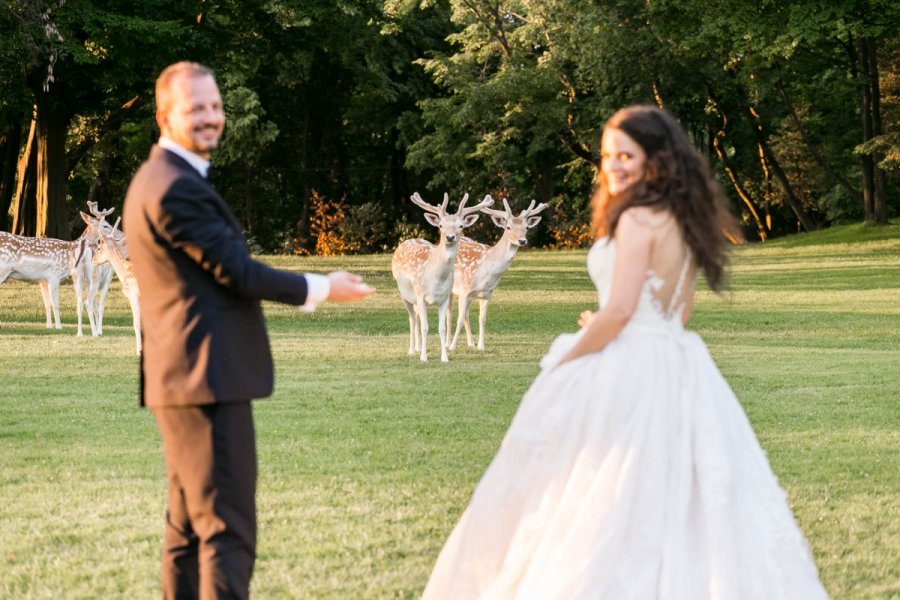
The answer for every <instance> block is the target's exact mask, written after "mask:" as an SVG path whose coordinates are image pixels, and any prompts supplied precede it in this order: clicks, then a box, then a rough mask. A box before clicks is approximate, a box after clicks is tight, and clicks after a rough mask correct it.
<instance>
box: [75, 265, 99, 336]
mask: <svg viewBox="0 0 900 600" xmlns="http://www.w3.org/2000/svg"><path fill="white" fill-rule="evenodd" d="M72 287H73V288H74V289H75V313H76V314H77V315H78V331H77V332H76V333H75V335H76V336H77V337H82V336H83V335H84V333H83V332H82V329H81V317H82V314H83V311H82V308H83V306H82V305H83V304H84V281H83V280H82V278H81V276H80V275H77V274H75V273H72ZM90 314H91V313H90V311H88V315H90ZM88 319H89V320H90V321H91V331H93V330H94V324H93V318H92V317H90V316H88Z"/></svg>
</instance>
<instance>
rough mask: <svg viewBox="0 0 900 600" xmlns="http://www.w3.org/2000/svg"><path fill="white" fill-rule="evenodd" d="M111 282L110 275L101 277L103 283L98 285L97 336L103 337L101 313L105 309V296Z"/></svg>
mask: <svg viewBox="0 0 900 600" xmlns="http://www.w3.org/2000/svg"><path fill="white" fill-rule="evenodd" d="M111 282H112V273H110V274H109V275H108V276H106V277H103V281H102V282H101V283H100V292H99V294H98V295H97V304H96V305H95V307H96V311H97V312H96V321H97V335H103V311H104V309H105V308H106V295H107V294H108V293H109V284H110V283H111Z"/></svg>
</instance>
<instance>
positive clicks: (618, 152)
mask: <svg viewBox="0 0 900 600" xmlns="http://www.w3.org/2000/svg"><path fill="white" fill-rule="evenodd" d="M646 162H647V153H646V152H644V149H643V148H641V146H640V145H639V144H638V143H637V142H635V141H634V140H633V139H631V138H630V137H628V135H627V134H626V133H625V132H624V131H622V130H621V129H614V128H611V127H607V128H606V129H604V130H603V138H602V139H601V140H600V170H601V172H602V173H603V176H604V178H605V179H606V189H607V191H608V192H609V194H610V195H611V196H615V195H616V194H621V193H622V192H623V191H625V190H627V189H628V188H630V187H631V186H632V185H634V184H635V183H637V182H638V181H640V180H641V177H643V175H644V163H646Z"/></svg>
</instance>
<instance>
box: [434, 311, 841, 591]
mask: <svg viewBox="0 0 900 600" xmlns="http://www.w3.org/2000/svg"><path fill="white" fill-rule="evenodd" d="M576 338H577V334H574V335H571V334H566V335H564V336H560V338H558V340H557V341H556V342H555V343H554V345H553V346H552V347H551V351H550V353H549V354H548V356H547V357H545V359H544V360H543V361H542V367H544V370H543V371H542V372H541V374H540V375H539V376H538V377H537V379H536V380H535V381H534V383H533V384H532V386H531V388H530V389H529V390H528V392H527V393H526V394H525V396H524V398H523V399H522V402H521V405H520V407H519V409H518V411H517V413H516V415H515V417H514V419H513V421H512V424H511V425H510V428H509V430H508V432H507V434H506V436H505V438H504V440H503V443H502V445H501V448H500V450H499V451H498V453H497V455H496V457H495V458H494V460H493V462H492V463H491V465H490V466H489V468H488V470H487V471H486V473H485V474H484V477H483V478H482V480H481V482H480V483H479V484H478V486H477V488H476V490H475V492H474V494H473V496H472V499H471V502H470V504H469V506H468V507H467V508H466V510H465V512H464V513H463V515H462V517H461V518H460V520H459V523H458V524H457V525H456V527H455V529H454V530H453V532H452V534H451V536H450V538H449V539H448V540H447V542H446V545H445V546H444V548H443V550H442V551H441V553H440V556H439V558H438V560H437V564H436V565H435V567H434V571H433V572H432V575H431V578H430V580H429V582H428V585H427V587H426V589H425V593H424V598H427V599H434V598H440V599H453V600H462V599H468V598H473V599H474V598H483V599H488V598H490V599H503V600H507V599H514V598H515V599H525V598H533V599H536V600H537V599H540V600H548V599H554V598H559V599H563V598H564V599H567V600H569V599H576V598H598V599H610V600H624V599H641V600H644V599H660V600H662V599H683V600H703V599H715V600H738V599H754V600H755V599H758V600H779V599H781V600H803V599H813V598H827V595H826V593H825V590H824V588H823V587H822V585H821V583H820V582H819V580H818V576H817V573H816V568H815V565H814V563H813V561H812V557H811V555H810V552H809V549H808V547H807V544H806V540H805V539H804V537H803V535H802V533H801V532H800V530H799V528H798V527H797V524H796V523H795V521H794V519H793V515H792V514H791V511H790V508H789V506H788V503H787V498H786V495H785V493H784V491H783V490H782V489H781V487H780V486H779V485H778V482H777V480H776V478H775V476H774V474H773V473H772V470H771V468H770V467H769V464H768V461H767V459H766V456H765V454H764V452H763V450H762V448H761V447H760V445H759V443H758V441H757V440H756V437H755V435H754V433H753V430H752V429H751V427H750V423H749V421H748V420H747V417H746V415H745V414H744V412H743V410H742V408H741V406H740V404H739V403H738V401H737V399H736V398H735V396H734V394H733V393H732V391H731V388H730V387H729V386H728V384H727V382H726V381H725V380H724V379H723V377H722V375H721V374H720V373H719V370H718V368H717V367H716V365H715V363H714V362H713V360H712V358H711V357H710V355H709V352H708V351H707V348H706V346H705V345H704V343H703V341H702V340H701V339H700V338H699V337H698V336H697V335H695V334H693V333H690V332H687V331H685V330H684V329H681V328H680V327H678V328H671V327H670V328H665V327H663V328H654V327H646V326H642V325H640V324H636V323H632V324H629V326H627V327H626V328H625V330H623V331H622V333H621V334H620V335H619V336H618V337H617V338H616V339H615V340H614V341H612V342H611V343H610V344H609V345H608V346H607V347H606V348H605V349H604V350H603V351H602V352H600V353H596V354H591V355H588V356H585V357H582V358H580V359H578V360H575V361H571V362H568V363H566V364H564V365H561V366H558V367H555V366H554V365H555V363H556V362H558V360H559V359H560V358H561V356H562V355H564V354H565V353H566V351H567V350H568V349H569V348H570V347H571V345H572V344H573V343H574V341H575V339H576Z"/></svg>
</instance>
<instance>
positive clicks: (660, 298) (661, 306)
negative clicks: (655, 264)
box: [588, 237, 694, 329]
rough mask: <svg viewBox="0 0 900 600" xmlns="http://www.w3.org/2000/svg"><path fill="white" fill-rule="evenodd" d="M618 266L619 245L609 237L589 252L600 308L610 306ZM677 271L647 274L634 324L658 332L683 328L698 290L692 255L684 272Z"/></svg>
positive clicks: (683, 262) (686, 259)
mask: <svg viewBox="0 0 900 600" xmlns="http://www.w3.org/2000/svg"><path fill="white" fill-rule="evenodd" d="M615 263H616V241H615V240H614V239H611V238H608V237H602V238H600V239H598V240H597V241H596V242H595V243H594V245H593V246H592V247H591V250H590V252H588V274H589V275H590V277H591V281H593V282H594V286H595V287H596V288H597V294H598V297H599V306H600V308H603V307H604V306H606V304H607V303H608V302H609V297H610V294H611V293H612V281H613V271H614V269H615ZM676 270H677V272H675V271H673V272H672V273H668V274H662V276H661V275H660V274H657V273H656V272H655V271H654V270H653V269H652V268H651V269H648V270H647V275H646V277H645V279H644V283H643V286H642V287H641V296H640V299H639V300H638V304H637V307H636V308H635V311H634V314H633V315H632V317H631V321H630V323H632V324H640V325H643V326H649V327H654V328H659V327H662V328H665V329H669V328H671V327H676V328H681V312H682V310H683V309H684V305H685V301H686V299H687V298H688V297H689V296H690V294H692V293H693V287H694V278H693V277H690V271H691V255H690V253H689V252H687V253H686V254H685V257H684V260H683V261H682V263H681V265H680V269H676ZM667 283H668V284H669V285H667Z"/></svg>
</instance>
